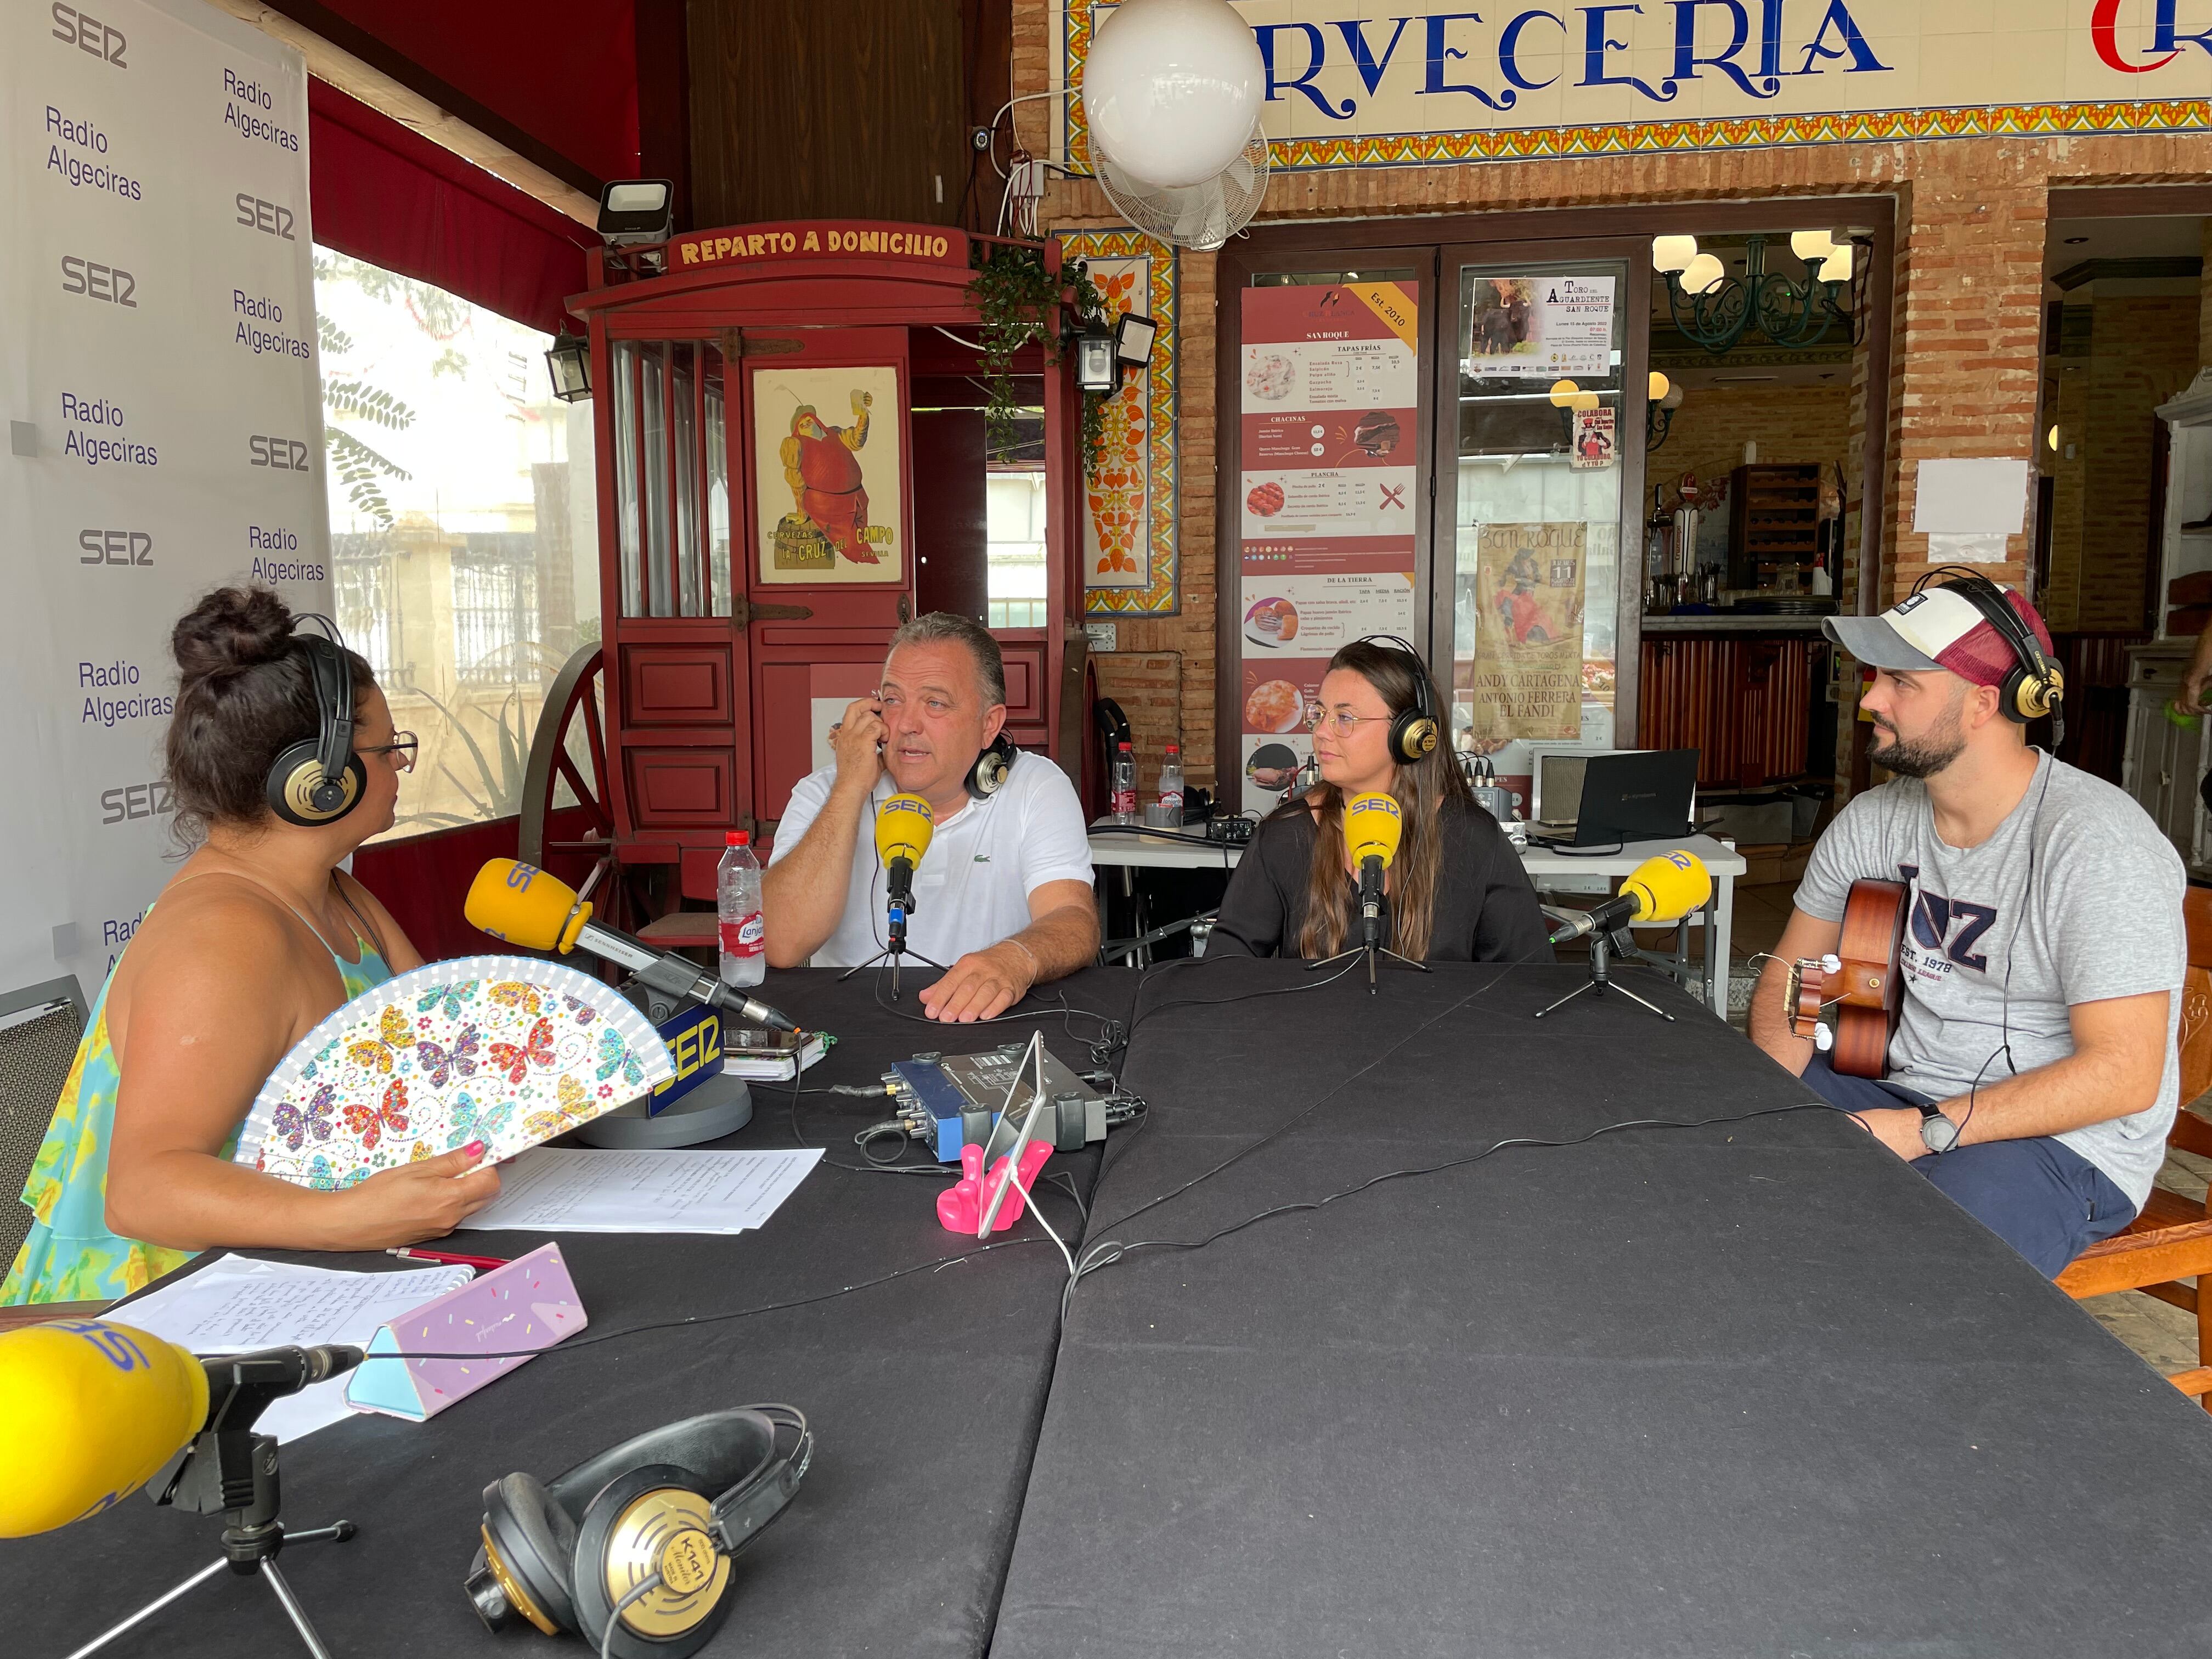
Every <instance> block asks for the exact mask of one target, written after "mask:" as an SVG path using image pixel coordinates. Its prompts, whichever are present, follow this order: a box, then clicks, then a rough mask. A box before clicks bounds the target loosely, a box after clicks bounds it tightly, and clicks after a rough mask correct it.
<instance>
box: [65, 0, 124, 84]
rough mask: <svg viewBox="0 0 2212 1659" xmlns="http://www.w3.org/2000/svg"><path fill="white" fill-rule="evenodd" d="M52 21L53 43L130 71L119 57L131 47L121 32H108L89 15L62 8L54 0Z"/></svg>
mask: <svg viewBox="0 0 2212 1659" xmlns="http://www.w3.org/2000/svg"><path fill="white" fill-rule="evenodd" d="M53 19H54V39H55V40H61V41H64V42H66V43H68V44H69V45H70V46H75V47H76V49H77V50H78V51H80V52H88V53H90V54H91V55H92V56H93V57H94V58H99V59H100V62H102V63H104V64H114V65H115V67H116V68H118V69H119V70H127V69H129V68H130V67H131V65H130V64H126V63H125V62H124V61H123V54H124V52H125V51H126V50H128V48H129V47H130V45H131V43H130V42H129V41H128V40H125V39H124V38H123V31H122V30H121V29H118V28H111V27H109V26H108V25H107V24H106V23H103V22H101V21H100V19H98V18H97V17H94V15H92V14H91V13H90V12H85V11H79V10H78V9H76V7H75V6H70V5H64V4H63V3H61V0H55V3H54V8H53Z"/></svg>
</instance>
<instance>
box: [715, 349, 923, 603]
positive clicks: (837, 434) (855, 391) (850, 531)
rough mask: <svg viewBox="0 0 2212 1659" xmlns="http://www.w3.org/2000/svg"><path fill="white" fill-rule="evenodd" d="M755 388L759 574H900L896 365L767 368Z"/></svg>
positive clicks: (826, 578) (834, 578) (796, 577)
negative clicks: (893, 366) (894, 366)
mask: <svg viewBox="0 0 2212 1659" xmlns="http://www.w3.org/2000/svg"><path fill="white" fill-rule="evenodd" d="M752 390H753V398H752V407H753V465H754V472H753V479H754V499H755V501H757V503H758V513H759V518H758V525H757V530H758V534H759V537H760V555H759V557H760V579H761V580H763V582H785V583H809V584H819V583H824V582H900V583H902V582H904V581H905V580H906V554H905V548H904V542H905V539H906V538H905V537H904V535H903V534H902V532H901V530H900V525H901V522H902V516H903V515H902V503H903V502H904V501H905V499H906V491H905V475H904V471H903V468H904V466H905V461H906V457H905V453H904V451H903V447H902V438H903V437H904V435H905V434H904V428H905V425H906V422H904V420H903V419H902V417H901V410H900V409H899V399H898V370H897V369H896V368H890V367H888V366H885V367H870V368H789V369H769V368H763V369H760V370H758V371H757V372H756V373H755V374H754V375H753V387H752Z"/></svg>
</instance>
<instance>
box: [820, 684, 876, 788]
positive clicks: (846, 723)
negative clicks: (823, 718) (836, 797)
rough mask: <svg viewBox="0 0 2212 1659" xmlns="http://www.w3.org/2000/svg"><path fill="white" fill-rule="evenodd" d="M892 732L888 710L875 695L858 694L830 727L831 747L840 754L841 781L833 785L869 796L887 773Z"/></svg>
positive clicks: (838, 770)
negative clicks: (886, 757)
mask: <svg viewBox="0 0 2212 1659" xmlns="http://www.w3.org/2000/svg"><path fill="white" fill-rule="evenodd" d="M888 735H890V734H889V733H888V732H886V730H885V729H884V713H883V710H882V708H879V707H878V705H877V702H876V700H875V699H874V698H873V697H858V698H855V699H854V701H853V702H848V703H847V704H846V705H845V717H844V719H842V720H839V721H838V722H837V724H836V725H835V726H831V727H830V728H829V747H830V748H831V750H834V751H835V752H836V757H837V781H836V784H835V785H834V786H833V787H836V788H839V789H849V790H851V791H852V792H854V793H856V794H862V795H865V794H866V793H868V791H870V790H871V789H873V788H874V787H876V780H877V779H878V778H879V777H881V776H883V775H884V756H883V744H884V738H885V737H887V736H888Z"/></svg>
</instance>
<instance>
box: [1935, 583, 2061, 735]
mask: <svg viewBox="0 0 2212 1659" xmlns="http://www.w3.org/2000/svg"><path fill="white" fill-rule="evenodd" d="M1938 576H1942V577H1945V578H1947V580H1943V581H1942V582H1940V583H1937V584H1936V585H1937V586H1940V587H1942V588H1945V589H1947V590H1948V591H1949V592H1954V593H1956V594H1957V595H1958V596H1959V597H1960V599H1965V600H1966V602H1967V603H1968V604H1969V605H1972V606H1973V607H1974V609H1975V610H1977V611H1980V612H1981V613H1982V617H1983V620H1984V621H1985V622H1987V623H1989V625H1990V627H1991V628H1994V629H1996V631H1997V637H1998V638H2000V639H2002V641H2004V642H2005V643H2006V644H2007V645H2009V646H2010V647H2012V653H2013V656H2014V658H2015V666H2014V667H2013V668H2012V669H2011V671H2008V673H2007V674H2006V675H2005V677H2004V680H2003V683H2002V684H2000V685H1999V686H1998V688H1997V707H1998V708H2000V709H2001V710H2002V711H2003V714H2004V717H2005V718H2006V719H2007V720H2011V721H2013V722H2015V724H2017V725H2021V726H2025V725H2027V722H2028V721H2030V720H2040V719H2042V718H2043V716H2045V714H2048V715H2050V716H2051V721H2052V724H2053V736H2054V738H2055V739H2056V740H2057V741H2060V742H2063V741H2064V739H2065V736H2066V720H2065V716H2064V714H2062V713H2061V712H2060V707H2059V706H2060V704H2061V703H2062V702H2063V701H2064V699H2065V696H2066V674H2065V671H2064V670H2063V669H2062V668H2060V667H2059V665H2057V663H2055V662H2053V661H2051V659H2050V658H2049V657H2048V656H2047V655H2045V653H2044V649H2043V642H2042V641H2039V640H2038V639H2037V638H2036V637H2035V629H2033V627H2031V626H2030V625H2029V624H2028V623H2027V621H2026V620H2025V619H2024V618H2023V617H2021V614H2020V612H2019V611H2015V610H2014V609H2013V607H2012V599H2011V598H2010V597H2009V596H2008V594H2007V593H2006V592H2005V591H2004V589H2002V587H1999V586H1997V585H1996V583H1995V582H1993V581H1991V580H1990V579H1989V578H1988V577H1987V576H1984V575H1983V574H1981V573H1980V572H1979V571H1978V570H1969V569H1966V568H1965V567H1964V566H1961V565H1955V564H1944V565H1938V566H1936V568H1934V569H1933V570H1930V571H1929V572H1928V573H1927V574H1925V575H1923V576H1922V577H1921V578H1920V580H1918V581H1917V582H1915V583H1913V584H1912V591H1913V592H1915V593H1917V592H1920V591H1921V589H1923V587H1926V586H1928V585H1929V583H1930V582H1931V581H1935V580H1936V578H1937V577H1938Z"/></svg>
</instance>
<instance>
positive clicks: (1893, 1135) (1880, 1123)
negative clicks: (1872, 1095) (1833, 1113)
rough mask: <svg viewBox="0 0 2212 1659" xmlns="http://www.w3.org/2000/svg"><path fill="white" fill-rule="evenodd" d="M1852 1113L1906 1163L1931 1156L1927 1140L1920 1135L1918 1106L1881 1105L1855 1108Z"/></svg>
mask: <svg viewBox="0 0 2212 1659" xmlns="http://www.w3.org/2000/svg"><path fill="white" fill-rule="evenodd" d="M1851 1115H1852V1116H1853V1117H1855V1118H1857V1120H1858V1121H1859V1125H1860V1127H1863V1129H1865V1130H1866V1132H1867V1133H1869V1134H1870V1135H1872V1136H1873V1137H1874V1138H1875V1139H1876V1140H1879V1141H1880V1142H1881V1144H1882V1145H1883V1146H1887V1147H1888V1148H1889V1150H1890V1151H1891V1152H1895V1153H1896V1154H1897V1155H1898V1156H1899V1158H1903V1159H1904V1160H1905V1162H1906V1163H1907V1164H1910V1163H1911V1162H1912V1161H1913V1160H1914V1159H1915V1158H1926V1157H1927V1156H1928V1143H1927V1142H1926V1141H1924V1140H1923V1139H1921V1138H1920V1123H1921V1118H1920V1112H1919V1109H1917V1107H1912V1106H1898V1107H1887V1106H1880V1107H1875V1108H1873V1109H1869V1110H1867V1111H1863V1112H1853V1113H1852V1114H1851Z"/></svg>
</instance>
